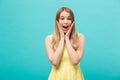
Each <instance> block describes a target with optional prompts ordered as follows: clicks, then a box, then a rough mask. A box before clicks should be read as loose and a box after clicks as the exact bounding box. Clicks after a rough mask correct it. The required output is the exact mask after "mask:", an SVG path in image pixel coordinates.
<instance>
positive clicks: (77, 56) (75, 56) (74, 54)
mask: <svg viewBox="0 0 120 80" xmlns="http://www.w3.org/2000/svg"><path fill="white" fill-rule="evenodd" d="M79 38H80V42H79V48H78V49H77V50H76V51H75V50H74V48H73V47H72V45H71V43H70V40H69V38H68V37H66V46H67V50H68V53H69V56H70V58H71V61H72V63H73V64H74V65H76V64H78V63H79V62H80V60H81V59H82V56H83V54H84V43H85V38H84V35H79Z"/></svg>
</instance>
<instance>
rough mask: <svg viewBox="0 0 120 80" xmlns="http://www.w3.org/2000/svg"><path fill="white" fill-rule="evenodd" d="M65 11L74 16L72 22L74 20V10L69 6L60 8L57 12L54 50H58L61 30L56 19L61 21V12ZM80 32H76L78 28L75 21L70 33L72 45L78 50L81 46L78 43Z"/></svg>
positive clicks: (53, 38) (53, 40)
mask: <svg viewBox="0 0 120 80" xmlns="http://www.w3.org/2000/svg"><path fill="white" fill-rule="evenodd" d="M63 11H66V12H68V13H69V14H70V16H71V17H72V22H73V21H74V14H73V12H72V10H71V9H69V8H67V7H62V8H60V9H59V10H58V11H57V14H56V18H55V30H54V33H53V37H52V48H53V50H56V48H57V47H58V44H59V41H60V32H59V29H58V26H57V23H56V21H58V22H59V18H60V14H61V12H63ZM78 38H79V37H78V34H77V32H76V29H75V23H74V25H73V27H72V30H71V34H70V37H69V39H70V42H71V45H72V47H73V48H74V49H75V50H76V49H77V48H78V46H79V44H78V41H79V40H78Z"/></svg>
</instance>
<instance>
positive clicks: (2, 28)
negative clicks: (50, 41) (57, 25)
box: [0, 0, 120, 80]
mask: <svg viewBox="0 0 120 80" xmlns="http://www.w3.org/2000/svg"><path fill="white" fill-rule="evenodd" d="M62 6H66V7H69V8H71V9H72V10H73V12H74V15H75V21H76V28H77V31H78V32H80V33H83V34H84V35H85V37H86V46H85V54H84V56H83V59H82V61H81V69H82V71H83V74H84V77H85V80H120V0H0V80H47V78H48V76H49V73H50V71H51V63H50V62H49V60H48V58H47V55H46V51H45V37H46V36H47V35H49V34H51V33H52V32H53V29H54V21H55V15H56V12H57V10H58V9H59V8H60V7H62Z"/></svg>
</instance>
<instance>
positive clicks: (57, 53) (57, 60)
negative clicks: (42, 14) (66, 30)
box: [46, 37, 64, 67]
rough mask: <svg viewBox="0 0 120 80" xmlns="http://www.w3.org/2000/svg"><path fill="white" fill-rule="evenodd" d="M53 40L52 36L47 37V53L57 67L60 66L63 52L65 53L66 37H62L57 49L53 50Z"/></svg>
mask: <svg viewBox="0 0 120 80" xmlns="http://www.w3.org/2000/svg"><path fill="white" fill-rule="evenodd" d="M51 42H52V40H51V39H50V37H47V38H46V51H47V55H48V58H49V60H50V61H51V63H52V64H53V65H55V66H56V67H58V66H59V63H60V59H61V57H62V54H63V47H64V38H61V39H60V42H59V45H58V47H57V48H56V50H55V51H53V49H52V45H51Z"/></svg>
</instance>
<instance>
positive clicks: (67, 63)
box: [48, 44, 84, 80]
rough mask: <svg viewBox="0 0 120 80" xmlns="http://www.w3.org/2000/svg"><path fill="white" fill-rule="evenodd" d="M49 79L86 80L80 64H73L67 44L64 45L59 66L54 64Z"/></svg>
mask: <svg viewBox="0 0 120 80" xmlns="http://www.w3.org/2000/svg"><path fill="white" fill-rule="evenodd" d="M48 80H84V77H83V74H82V71H81V69H80V66H79V64H78V65H73V64H72V62H71V60H70V57H69V54H68V51H67V48H66V44H65V45H64V52H63V56H62V58H61V61H60V64H59V67H58V68H56V67H55V66H54V65H53V66H52V70H51V73H50V75H49V78H48Z"/></svg>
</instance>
